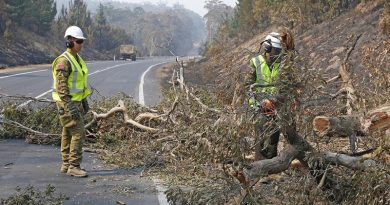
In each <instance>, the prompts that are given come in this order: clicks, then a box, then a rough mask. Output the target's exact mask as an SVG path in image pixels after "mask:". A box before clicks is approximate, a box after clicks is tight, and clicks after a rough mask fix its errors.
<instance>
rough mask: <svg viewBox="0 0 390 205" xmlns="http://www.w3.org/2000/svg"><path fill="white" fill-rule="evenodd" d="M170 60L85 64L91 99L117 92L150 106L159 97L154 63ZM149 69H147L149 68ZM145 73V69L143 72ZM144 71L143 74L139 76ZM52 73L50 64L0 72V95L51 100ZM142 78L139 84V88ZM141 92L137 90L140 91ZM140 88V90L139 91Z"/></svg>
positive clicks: (156, 59)
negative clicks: (11, 71) (25, 70)
mask: <svg viewBox="0 0 390 205" xmlns="http://www.w3.org/2000/svg"><path fill="white" fill-rule="evenodd" d="M170 60H171V61H172V59H167V58H153V59H148V60H138V61H134V62H133V61H100V62H89V63H87V66H88V69H89V78H88V84H89V86H90V87H92V88H94V89H96V91H97V92H95V93H94V94H93V95H92V96H91V99H96V98H99V96H100V95H103V96H105V97H111V96H113V95H115V94H117V93H118V92H124V93H126V94H128V95H130V96H133V97H134V99H135V100H137V101H138V102H140V101H139V100H140V97H141V98H142V96H143V99H144V102H142V103H145V104H146V105H154V104H156V103H157V102H158V100H159V96H160V89H159V83H158V81H157V80H156V79H155V72H154V71H155V70H156V68H158V65H160V64H161V63H164V62H168V61H170ZM149 68H150V69H149ZM147 70H148V72H146V73H145V71H147ZM143 74H144V75H143ZM51 75H52V73H51V67H50V66H42V67H38V68H37V69H34V70H30V71H27V72H21V73H18V72H15V73H0V94H7V95H23V96H30V97H39V98H48V99H51V92H50V90H51V88H52V76H51ZM141 77H143V86H142V88H141V89H143V90H141V89H140V87H139V86H140V84H141V83H142V82H141V81H142V80H141ZM140 91H141V92H140ZM142 91H143V93H142Z"/></svg>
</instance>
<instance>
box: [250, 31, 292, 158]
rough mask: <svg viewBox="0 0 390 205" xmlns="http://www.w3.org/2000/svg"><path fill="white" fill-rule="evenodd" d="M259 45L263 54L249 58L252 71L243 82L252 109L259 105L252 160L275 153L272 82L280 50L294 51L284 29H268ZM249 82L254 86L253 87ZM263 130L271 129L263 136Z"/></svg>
mask: <svg viewBox="0 0 390 205" xmlns="http://www.w3.org/2000/svg"><path fill="white" fill-rule="evenodd" d="M261 48H263V50H264V53H263V54H260V55H258V56H256V57H254V58H252V59H251V60H250V67H251V69H252V72H251V73H250V75H248V76H247V78H246V83H245V84H246V85H251V93H252V96H250V98H249V105H250V107H252V108H255V109H256V107H259V108H260V113H261V114H260V119H258V124H257V127H256V135H259V136H257V137H258V138H259V139H257V140H256V141H257V142H256V146H255V149H256V150H255V159H256V160H259V159H263V158H268V159H270V158H273V157H276V156H277V147H278V142H279V135H280V130H279V128H278V127H276V126H275V123H274V121H275V112H276V107H275V105H274V102H273V100H272V99H273V97H274V95H275V94H277V93H278V92H279V90H278V87H277V85H276V84H277V82H278V79H279V75H280V70H279V69H280V64H281V60H282V59H281V58H282V56H283V53H282V51H283V50H294V40H293V38H292V35H291V33H290V32H289V31H287V30H285V31H283V32H280V33H276V32H272V33H270V34H268V35H267V36H266V38H265V40H264V41H263V42H262V43H261ZM261 48H260V49H261ZM253 85H255V86H256V87H257V88H256V89H254V90H253V88H252V87H253ZM253 94H254V95H253ZM255 95H261V97H262V99H263V100H262V101H261V102H258V101H257V100H256V98H255ZM266 127H267V129H266ZM270 128H271V129H270ZM266 130H270V131H271V133H270V135H269V136H265V135H266V134H268V133H265V131H266ZM260 136H263V137H260Z"/></svg>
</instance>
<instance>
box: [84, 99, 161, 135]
mask: <svg viewBox="0 0 390 205" xmlns="http://www.w3.org/2000/svg"><path fill="white" fill-rule="evenodd" d="M116 112H122V113H123V118H124V122H125V123H126V124H131V125H133V126H135V127H137V128H139V129H142V130H146V131H148V132H152V133H155V132H158V129H155V128H151V127H147V126H145V125H142V124H140V123H138V122H136V121H134V120H132V119H130V118H129V116H128V114H127V113H128V112H127V108H126V106H125V104H124V102H123V101H122V100H119V101H118V105H117V107H114V108H112V109H111V110H110V111H108V112H107V113H102V114H97V113H96V112H92V113H93V120H92V121H91V122H89V123H88V124H86V125H85V128H86V129H87V128H89V127H90V126H91V125H92V124H93V123H95V122H96V121H97V120H98V119H105V118H109V117H111V116H112V115H114V114H115V113H116Z"/></svg>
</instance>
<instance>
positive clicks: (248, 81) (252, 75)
mask: <svg viewBox="0 0 390 205" xmlns="http://www.w3.org/2000/svg"><path fill="white" fill-rule="evenodd" d="M248 69H249V70H250V71H249V72H248V73H246V75H245V80H244V85H245V86H250V85H252V84H253V83H255V82H256V68H255V66H254V65H253V62H252V61H250V66H248Z"/></svg>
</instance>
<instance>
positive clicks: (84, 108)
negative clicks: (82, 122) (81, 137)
mask: <svg viewBox="0 0 390 205" xmlns="http://www.w3.org/2000/svg"><path fill="white" fill-rule="evenodd" d="M81 104H82V105H83V110H84V115H85V114H87V113H88V111H89V105H88V101H87V99H84V100H82V101H81Z"/></svg>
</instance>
